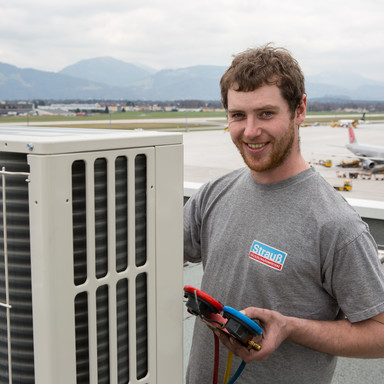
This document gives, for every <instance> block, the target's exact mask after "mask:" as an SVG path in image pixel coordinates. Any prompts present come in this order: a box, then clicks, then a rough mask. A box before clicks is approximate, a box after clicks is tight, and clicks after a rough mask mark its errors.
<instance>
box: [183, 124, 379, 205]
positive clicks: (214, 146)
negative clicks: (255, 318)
mask: <svg viewBox="0 0 384 384" xmlns="http://www.w3.org/2000/svg"><path fill="white" fill-rule="evenodd" d="M355 134H356V137H357V140H358V142H359V143H360V144H372V145H381V146H383V147H384V124H383V123H379V124H365V125H359V128H357V129H356V130H355ZM300 137H301V152H302V154H303V156H304V158H305V159H306V160H307V161H308V162H310V163H311V165H312V166H313V167H314V168H315V169H316V170H318V171H319V172H320V174H321V175H322V176H323V177H324V178H325V179H326V180H327V181H328V182H329V183H330V184H331V185H333V186H334V185H342V184H343V180H344V178H341V177H338V175H337V174H339V175H340V176H342V174H343V173H345V174H346V178H348V173H349V172H356V171H357V169H356V168H354V169H349V170H348V169H342V168H339V167H336V166H335V165H336V164H339V163H340V162H341V161H342V160H344V161H351V160H352V158H353V154H352V153H351V152H350V151H349V150H348V149H347V148H345V144H346V143H347V141H348V130H347V128H340V127H337V128H336V127H331V126H328V125H321V126H307V127H301V128H300ZM183 141H184V181H188V182H196V183H204V182H206V181H208V180H210V179H212V178H215V177H218V176H221V175H223V174H225V173H226V172H229V171H232V170H234V169H237V168H239V167H243V166H244V163H243V160H242V158H241V156H240V154H239V153H238V151H237V149H236V148H235V146H234V145H233V143H232V141H231V138H230V135H229V133H228V132H225V131H224V130H214V131H204V132H196V131H189V132H185V133H183ZM321 159H322V160H326V159H331V160H332V163H333V165H332V167H331V168H325V167H324V166H321V165H317V163H318V161H319V160H321ZM378 178H381V179H384V175H380V176H378ZM340 193H342V194H343V195H345V196H346V197H348V198H356V199H366V200H377V201H383V200H384V180H375V179H374V178H373V177H372V178H371V180H368V179H365V180H363V179H362V178H358V179H353V180H352V191H349V192H340Z"/></svg>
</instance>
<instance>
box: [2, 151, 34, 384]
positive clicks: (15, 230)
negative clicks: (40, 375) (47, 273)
mask: <svg viewBox="0 0 384 384" xmlns="http://www.w3.org/2000/svg"><path fill="white" fill-rule="evenodd" d="M0 171H1V176H2V177H1V179H0V303H2V305H1V306H0V382H1V383H14V384H27V383H34V355H33V321H32V291H31V255H30V231H29V207H28V184H27V181H26V179H27V175H28V172H29V166H28V164H27V156H26V155H25V154H17V153H0ZM4 197H6V198H4ZM4 213H6V214H5V215H4ZM7 300H8V301H9V302H8V303H7Z"/></svg>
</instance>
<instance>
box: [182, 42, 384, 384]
mask: <svg viewBox="0 0 384 384" xmlns="http://www.w3.org/2000/svg"><path fill="white" fill-rule="evenodd" d="M220 85H221V94H222V102H223V105H224V107H225V109H226V111H227V117H228V123H229V131H230V134H231V138H232V140H233V142H234V144H235V145H236V146H237V148H238V150H239V152H240V154H241V156H242V157H243V159H244V162H245V164H246V165H247V167H245V168H243V169H240V170H236V171H233V172H231V173H229V174H227V175H225V176H222V177H220V178H217V179H215V180H213V181H211V182H209V183H207V184H206V185H204V186H203V187H202V188H201V189H200V190H199V191H198V192H197V193H196V195H195V196H193V197H192V198H191V199H190V200H189V201H188V202H187V204H186V206H185V212H184V213H185V221H184V239H185V240H184V241H185V248H184V253H185V259H187V260H189V261H191V262H199V261H202V263H203V267H204V274H203V279H202V285H201V289H202V290H203V291H205V292H206V293H208V294H209V295H211V296H212V297H214V298H215V299H217V300H219V301H220V302H221V303H223V304H224V305H229V306H231V307H234V308H236V309H239V310H240V309H243V310H244V313H245V314H246V315H247V316H249V317H250V318H253V319H258V320H259V321H260V324H261V326H262V328H263V329H264V337H263V338H262V339H261V340H258V343H259V344H261V346H262V349H261V350H260V351H255V350H248V349H247V348H245V347H243V346H241V345H240V344H239V343H238V342H237V341H236V340H234V339H232V338H228V337H227V336H226V335H224V334H222V333H220V332H219V333H218V334H219V335H220V336H219V337H220V339H221V341H222V343H223V344H224V345H225V346H226V347H228V348H229V349H230V350H232V351H233V352H234V354H235V355H237V356H238V358H237V360H234V361H235V362H234V363H233V366H234V367H235V365H236V363H237V364H239V363H240V362H241V360H244V361H245V362H246V363H248V364H247V366H246V367H245V369H244V371H243V373H242V375H241V377H240V379H239V380H238V382H239V383H260V384H263V383H322V384H324V383H330V382H331V380H332V376H333V372H334V369H335V365H336V357H335V356H349V357H361V358H382V357H384V273H383V269H382V267H381V265H380V263H379V259H378V256H377V247H376V244H375V242H374V240H373V239H372V237H371V235H370V233H369V230H368V228H367V225H366V224H365V223H364V222H363V221H362V220H361V218H360V217H359V216H358V214H357V213H356V212H355V211H354V210H353V209H352V208H351V207H350V206H349V205H348V204H347V203H346V202H345V200H344V199H343V198H342V197H341V195H340V194H338V193H337V192H335V191H334V189H333V188H332V187H331V186H330V185H329V184H328V183H327V182H326V181H325V180H324V179H322V177H321V176H320V175H319V174H318V173H317V172H316V171H315V170H314V169H313V168H311V167H310V166H309V165H308V163H307V162H306V161H305V160H304V158H303V157H302V155H301V153H300V145H299V126H300V124H301V123H302V122H303V121H304V118H305V113H306V105H307V98H306V95H305V87H304V77H303V74H302V71H301V69H300V67H299V65H298V63H297V62H296V60H295V59H293V58H292V56H291V55H290V54H289V52H288V51H286V50H285V49H281V48H274V47H271V46H270V45H267V46H263V47H260V48H257V49H251V50H247V51H245V52H243V53H241V54H239V55H237V56H236V57H235V58H234V60H233V62H232V64H231V66H230V67H229V68H228V70H227V71H226V72H225V74H224V75H223V77H222V79H221V83H220ZM210 333H211V331H210V330H209V329H208V327H206V326H205V325H204V324H203V323H202V322H200V321H197V322H196V325H195V330H194V336H193V344H192V348H191V354H190V361H189V366H188V372H187V384H202V383H204V384H205V383H209V382H211V380H212V372H213V364H214V363H213V355H214V353H213V346H212V344H213V342H212V336H210ZM220 352H221V355H220V362H221V365H220V369H219V373H220V375H221V376H220V377H219V382H220V381H222V377H223V373H224V367H225V361H226V355H227V350H226V348H223V347H222V348H220ZM233 369H235V368H233Z"/></svg>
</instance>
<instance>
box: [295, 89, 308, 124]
mask: <svg viewBox="0 0 384 384" xmlns="http://www.w3.org/2000/svg"><path fill="white" fill-rule="evenodd" d="M306 112H307V95H306V94H305V93H304V94H303V97H302V98H301V101H300V104H299V106H298V107H297V108H296V112H295V118H296V123H297V124H299V125H300V124H301V123H302V122H303V121H304V119H305V115H306Z"/></svg>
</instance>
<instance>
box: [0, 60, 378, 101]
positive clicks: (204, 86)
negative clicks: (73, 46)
mask: <svg viewBox="0 0 384 384" xmlns="http://www.w3.org/2000/svg"><path fill="white" fill-rule="evenodd" d="M225 69H226V68H225V67H222V66H208V65H197V66H191V67H187V68H178V69H165V70H160V71H156V70H154V69H152V68H148V67H144V66H141V65H140V64H132V63H126V62H124V61H120V60H116V59H114V58H111V57H99V58H94V59H87V60H82V61H79V62H78V63H75V64H73V65H70V66H68V67H66V68H64V69H62V70H61V71H59V72H57V73H56V72H46V71H39V70H35V69H29V68H28V69H22V68H18V67H15V66H12V65H9V64H6V63H0V100H31V99H43V100H47V99H57V100H58V99H79V100H87V99H115V100H116V99H123V100H153V101H173V100H189V99H196V100H220V90H219V81H220V78H221V76H222V74H223V73H224V71H225ZM306 89H307V94H308V97H309V100H311V99H316V98H323V99H324V98H327V97H329V98H335V97H337V98H338V99H345V100H376V101H384V83H382V82H377V81H374V80H370V79H366V78H364V77H361V76H358V75H354V74H347V73H343V74H337V73H324V74H320V75H317V76H309V77H307V81H306Z"/></svg>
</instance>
